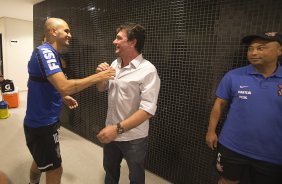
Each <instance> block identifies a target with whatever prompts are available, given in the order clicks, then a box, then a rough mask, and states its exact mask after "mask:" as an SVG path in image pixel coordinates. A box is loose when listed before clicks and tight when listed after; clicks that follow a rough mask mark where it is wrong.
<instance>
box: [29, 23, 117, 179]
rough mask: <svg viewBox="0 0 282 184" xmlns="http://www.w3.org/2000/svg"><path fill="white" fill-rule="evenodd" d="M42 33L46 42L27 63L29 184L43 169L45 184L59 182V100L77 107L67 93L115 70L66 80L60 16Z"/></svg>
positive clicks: (65, 38) (65, 39)
mask: <svg viewBox="0 0 282 184" xmlns="http://www.w3.org/2000/svg"><path fill="white" fill-rule="evenodd" d="M44 32H45V37H46V42H45V43H44V44H43V45H41V46H39V47H37V48H36V49H35V50H34V51H33V53H32V56H31V58H30V61H29V62H28V73H29V80H28V94H27V110H26V116H25V118H24V132H25V137H26V143H27V146H28V148H29V150H30V153H31V154H32V157H33V159H34V161H33V163H32V165H31V168H30V184H37V183H39V180H40V176H41V172H46V184H60V183H61V176H62V172H63V169H62V166H61V162H62V160H61V155H60V147H59V138H58V131H57V129H58V118H59V113H60V111H61V107H62V101H64V103H65V104H66V105H67V106H69V108H71V109H72V108H75V107H77V105H78V104H77V102H76V100H75V99H73V98H72V97H70V96H68V95H71V94H74V93H77V92H79V91H81V90H83V89H85V88H87V87H90V86H92V85H94V84H96V83H97V82H99V81H104V80H110V79H113V78H114V76H115V69H113V68H108V69H107V70H105V71H103V72H100V73H98V74H93V75H91V76H88V77H86V78H83V79H72V80H67V78H66V77H65V75H64V73H63V72H62V68H61V64H60V59H59V57H58V53H60V52H61V51H62V49H64V48H66V47H67V46H68V45H69V41H70V39H71V34H70V28H69V26H68V24H67V23H66V22H65V21H64V20H62V19H58V18H49V19H47V20H46V22H45V25H44Z"/></svg>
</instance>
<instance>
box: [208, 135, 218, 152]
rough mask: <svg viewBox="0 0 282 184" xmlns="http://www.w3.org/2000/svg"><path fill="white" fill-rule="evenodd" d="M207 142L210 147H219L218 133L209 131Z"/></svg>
mask: <svg viewBox="0 0 282 184" xmlns="http://www.w3.org/2000/svg"><path fill="white" fill-rule="evenodd" d="M206 143H207V145H208V147H209V148H210V149H212V150H214V149H215V148H216V147H217V135H216V133H215V132H209V131H208V132H207V135H206Z"/></svg>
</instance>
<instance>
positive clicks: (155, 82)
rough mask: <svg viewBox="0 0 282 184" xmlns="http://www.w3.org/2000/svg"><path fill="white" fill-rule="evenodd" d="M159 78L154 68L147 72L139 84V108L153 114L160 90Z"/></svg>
mask: <svg viewBox="0 0 282 184" xmlns="http://www.w3.org/2000/svg"><path fill="white" fill-rule="evenodd" d="M160 83H161V82H160V78H159V76H158V72H157V70H156V69H155V68H153V69H152V71H151V72H150V73H148V74H147V75H146V76H145V77H144V80H143V82H142V84H141V85H140V89H141V102H140V107H139V109H142V110H144V111H146V112H148V113H149V114H151V115H155V113H156V110H157V102H158V95H159V91H160Z"/></svg>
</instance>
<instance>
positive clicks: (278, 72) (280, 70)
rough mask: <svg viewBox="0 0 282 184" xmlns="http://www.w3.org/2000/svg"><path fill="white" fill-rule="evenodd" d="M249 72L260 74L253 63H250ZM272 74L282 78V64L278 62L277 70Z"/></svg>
mask: <svg viewBox="0 0 282 184" xmlns="http://www.w3.org/2000/svg"><path fill="white" fill-rule="evenodd" d="M247 73H248V74H250V75H255V74H259V73H258V72H257V71H256V69H255V67H254V66H253V65H251V64H249V65H248V67H247ZM271 76H276V77H281V78H282V66H281V65H280V64H279V63H278V67H277V69H276V71H275V72H274V73H273V74H271Z"/></svg>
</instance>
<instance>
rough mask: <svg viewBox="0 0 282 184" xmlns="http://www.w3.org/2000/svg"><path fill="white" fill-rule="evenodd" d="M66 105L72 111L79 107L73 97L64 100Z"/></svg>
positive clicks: (66, 97)
mask: <svg viewBox="0 0 282 184" xmlns="http://www.w3.org/2000/svg"><path fill="white" fill-rule="evenodd" d="M63 101H64V104H66V105H67V106H68V107H69V108H70V109H74V108H76V107H77V106H78V103H77V101H76V100H75V99H74V98H72V97H71V96H65V97H64V98H63Z"/></svg>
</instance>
